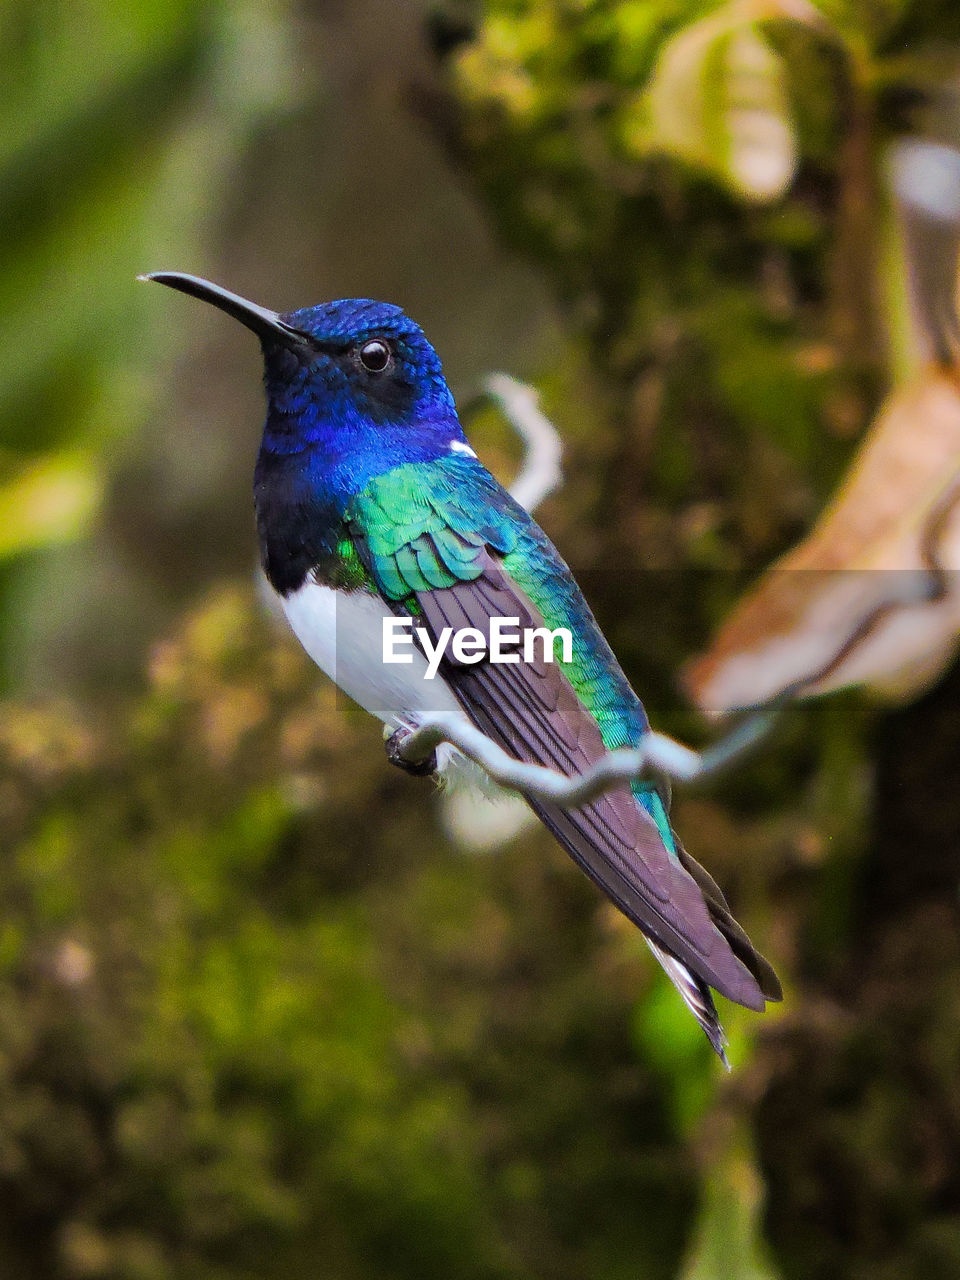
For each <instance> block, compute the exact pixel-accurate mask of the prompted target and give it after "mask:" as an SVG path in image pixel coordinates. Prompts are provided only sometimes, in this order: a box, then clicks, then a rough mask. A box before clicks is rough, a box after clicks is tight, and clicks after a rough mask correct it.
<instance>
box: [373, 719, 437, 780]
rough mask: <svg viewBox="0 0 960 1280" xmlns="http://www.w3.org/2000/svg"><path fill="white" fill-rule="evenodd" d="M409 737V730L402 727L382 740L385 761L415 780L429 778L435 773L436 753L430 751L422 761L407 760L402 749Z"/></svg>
mask: <svg viewBox="0 0 960 1280" xmlns="http://www.w3.org/2000/svg"><path fill="white" fill-rule="evenodd" d="M409 736H410V730H409V729H407V728H405V727H404V726H402V725H401V727H400V728H399V729H394V731H393V733H391V734H390V736H389V737H387V738H386V739H385V740H384V748H385V749H386V752H387V759H388V760H389V761H390V763H391V764H393V765H396V767H397V768H398V769H402V770H403V771H404V773H410V774H412V775H413V776H414V777H415V778H429V777H430V776H431V774H434V773H436V771H437V753H436V751H431V752H430V754H429V755H428V756H427V757H426V758H425V759H423V760H408V759H407V758H406V757H405V756H404V755H403V754H402V748H403V744H404V742H406V740H407V738H409Z"/></svg>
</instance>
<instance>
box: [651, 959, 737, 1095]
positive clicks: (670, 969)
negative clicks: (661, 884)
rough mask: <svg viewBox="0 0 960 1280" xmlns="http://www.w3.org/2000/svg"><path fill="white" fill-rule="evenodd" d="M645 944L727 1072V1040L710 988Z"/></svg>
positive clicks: (677, 962) (676, 961) (686, 969)
mask: <svg viewBox="0 0 960 1280" xmlns="http://www.w3.org/2000/svg"><path fill="white" fill-rule="evenodd" d="M646 943H647V946H648V947H649V948H650V950H651V951H652V952H653V954H654V955H655V956H656V957H657V959H658V960H659V961H660V963H661V964H662V965H663V967H664V969H665V971H666V974H667V977H668V978H669V979H670V981H671V982H672V983H673V985H674V986H675V987H676V988H677V990H678V991H679V992H680V995H681V997H682V998H683V1003H684V1004H685V1005H686V1006H687V1008H688V1009H689V1010H690V1012H691V1013H692V1014H693V1016H694V1017H695V1018H696V1020H697V1022H699V1023H700V1026H701V1027H702V1028H703V1030H704V1033H705V1035H706V1037H707V1039H708V1040H709V1041H710V1044H711V1045H712V1046H713V1049H714V1052H715V1053H716V1054H717V1057H718V1058H719V1059H720V1061H721V1062H722V1063H723V1065H724V1066H725V1067H726V1068H727V1070H728V1071H729V1070H730V1063H729V1062H728V1061H727V1054H726V1049H725V1046H726V1043H727V1037H726V1035H725V1034H724V1031H723V1027H722V1026H721V1025H720V1019H719V1017H718V1016H717V1007H716V1005H715V1004H714V1003H713V996H712V994H711V992H710V988H709V987H708V986H707V984H706V983H705V982H703V981H702V980H701V979H700V978H698V977H697V976H696V975H695V974H693V973H691V972H690V970H689V969H688V968H687V966H686V965H685V964H683V963H681V961H679V960H678V959H677V958H676V956H672V955H671V954H670V952H669V951H664V949H663V948H662V947H660V946H658V945H657V944H656V943H655V942H653V941H651V939H650V938H646Z"/></svg>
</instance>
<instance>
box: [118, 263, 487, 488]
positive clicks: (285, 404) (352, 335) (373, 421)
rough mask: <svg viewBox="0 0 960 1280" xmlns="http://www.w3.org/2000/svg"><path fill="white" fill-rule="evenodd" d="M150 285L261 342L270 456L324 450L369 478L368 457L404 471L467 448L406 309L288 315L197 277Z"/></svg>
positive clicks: (356, 307) (436, 365)
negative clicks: (214, 310) (230, 321)
mask: <svg viewBox="0 0 960 1280" xmlns="http://www.w3.org/2000/svg"><path fill="white" fill-rule="evenodd" d="M143 278H144V279H148V280H155V281H157V282H158V283H160V284H166V285H169V286H170V287H171V288H174V289H179V290H180V291H181V292H182V293H187V294H190V295H191V296H192V297H195V298H200V299H201V300H202V301H204V302H209V303H212V304H213V306H215V307H218V308H219V309H220V310H221V311H225V312H226V313H227V314H228V315H230V316H233V318H234V319H235V320H239V321H240V323H241V324H243V325H245V326H246V327H247V328H248V329H252V330H253V332H254V333H255V334H256V335H257V337H258V338H259V339H260V343H261V346H262V348H263V355H264V363H265V383H266V389H267V401H268V413H267V423H266V428H265V431H264V449H266V450H268V451H270V452H274V453H277V454H290V453H299V452H301V451H303V450H307V449H310V448H311V446H316V447H318V448H319V449H321V450H324V451H329V452H330V454H331V458H338V459H341V458H342V459H343V460H344V461H346V460H347V459H348V458H349V459H350V460H351V461H352V463H353V464H354V465H355V466H356V465H358V464H359V465H360V469H361V470H366V468H365V467H363V465H362V463H363V459H364V456H365V455H369V456H370V457H371V458H375V459H376V460H377V462H378V464H380V463H387V464H389V465H399V464H400V463H402V462H409V461H417V460H420V459H422V458H427V457H437V456H439V455H440V454H442V453H443V452H445V451H447V450H449V448H450V446H451V445H452V444H454V442H459V444H460V446H461V447H462V446H463V445H464V443H465V442H464V437H463V431H462V428H461V426H460V423H459V420H458V418H457V413H456V409H455V407H454V403H453V397H452V396H451V395H450V391H449V389H448V388H447V384H446V381H445V380H444V377H443V370H442V368H441V365H440V360H439V358H438V356H437V353H436V352H435V351H434V349H433V347H432V346H431V345H430V343H429V342H428V341H427V339H426V337H425V336H424V333H423V331H422V329H421V328H420V327H419V325H417V324H415V323H414V322H413V321H412V320H410V319H409V318H408V317H407V316H406V315H405V314H404V312H403V311H401V309H400V308H399V307H396V306H392V305H391V304H389V303H386V302H374V301H372V300H370V299H368V298H346V299H343V300H341V301H338V302H325V303H321V304H320V305H318V306H314V307H304V308H303V309H302V310H299V311H289V312H282V313H280V312H276V311H269V310H267V308H265V307H260V306H257V305H256V304H255V303H252V302H248V301H247V300H246V299H245V298H241V297H239V296H238V295H237V294H234V293H230V292H229V291H228V290H226V289H222V288H221V287H220V286H219V285H215V284H211V283H210V281H208V280H202V279H200V278H199V277H197V276H190V275H183V274H181V273H180V272H172V271H160V272H156V273H154V274H152V275H149V276H146V277H143ZM381 469H383V467H382V466H381Z"/></svg>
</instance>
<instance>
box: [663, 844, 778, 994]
mask: <svg viewBox="0 0 960 1280" xmlns="http://www.w3.org/2000/svg"><path fill="white" fill-rule="evenodd" d="M674 843H675V845H676V848H677V856H678V857H679V859H680V865H681V866H682V867H683V869H684V870H685V871H686V872H688V873H689V874H690V875H691V876H692V877H693V879H694V880H695V881H696V882H697V886H698V887H699V889H700V892H701V893H702V894H703V897H704V901H705V902H706V904H707V910H708V911H709V912H710V918H711V920H712V921H713V923H714V924H715V925H716V926H717V928H718V929H719V930H720V932H721V933H722V934H723V936H724V937H725V938H726V940H727V942H729V944H730V949H731V950H732V951H733V954H734V955H735V956H736V957H737V959H738V960H740V961H741V962H742V963H743V964H744V965H746V967H747V968H748V969H749V970H750V972H751V973H752V974H753V976H754V977H755V978H756V980H757V984H758V986H759V987H760V990H761V991H762V992H763V994H764V996H765V997H766V999H767V1000H782V999H783V988H782V987H781V985H780V979H779V978H778V977H777V975H776V973H775V972H774V969H773V966H772V965H771V963H770V961H769V960H767V959H766V957H765V956H762V955H761V954H760V952H759V951H758V950H757V949H756V947H755V946H754V945H753V943H752V942H751V941H750V939H749V938H748V937H747V935H746V934H745V933H744V931H743V929H742V928H741V927H740V925H739V924H737V922H736V920H734V918H733V916H732V915H731V913H730V907H729V905H728V904H727V900H726V898H725V897H724V896H723V892H722V890H721V889H720V886H719V885H718V884H717V882H716V881H715V880H714V878H713V876H711V875H710V873H709V871H707V870H706V869H705V868H704V867H701V865H700V863H699V862H697V861H696V859H695V858H691V857H690V855H689V853H687V851H686V849H684V847H683V845H682V844H681V843H680V841H679V840H678V839H677V837H676V833H674Z"/></svg>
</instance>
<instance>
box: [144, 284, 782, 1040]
mask: <svg viewBox="0 0 960 1280" xmlns="http://www.w3.org/2000/svg"><path fill="white" fill-rule="evenodd" d="M145 278H146V279H149V280H156V281H158V282H159V283H161V284H165V285H169V286H170V287H172V288H174V289H179V290H180V291H181V292H183V293H187V294H190V295H192V296H193V297H195V298H200V299H201V300H203V301H205V302H210V303H212V304H213V305H214V306H215V307H218V308H219V309H220V310H221V311H225V312H226V313H227V314H228V315H231V316H233V317H234V319H236V320H239V321H240V322H241V324H244V325H246V327H247V328H248V329H251V330H253V332H254V333H255V334H256V335H257V337H258V338H259V339H260V343H261V346H262V348H263V356H264V361H265V366H266V372H265V382H266V392H267V402H268V410H267V421H266V425H265V427H264V432H263V440H262V443H261V446H260V454H259V457H258V459H257V464H256V472H255V478H254V496H255V504H256V519H257V530H258V533H259V539H260V551H261V556H262V562H263V568H264V572H265V574H266V576H267V579H268V581H269V583H270V585H271V587H272V588H273V590H274V591H275V592H276V593H277V595H278V597H279V600H280V603H281V605H282V607H283V610H284V612H285V613H286V616H287V618H288V620H289V622H290V625H291V626H292V628H293V630H294V632H295V633H296V635H297V636H298V638H299V640H300V642H301V643H302V645H303V647H304V648H305V649H306V651H307V653H308V654H309V655H310V657H311V658H312V659H313V660H314V661H315V662H316V663H317V664H318V666H320V667H321V668H322V669H323V670H324V671H325V672H326V673H327V674H328V675H329V676H330V677H331V678H332V679H333V680H334V681H335V682H336V683H337V684H338V685H339V686H340V688H341V689H343V690H344V691H345V692H346V693H347V694H349V695H350V696H351V697H352V698H353V699H354V700H355V701H357V702H358V703H360V705H361V706H362V707H364V708H365V709H366V710H367V711H369V712H371V713H372V714H373V715H375V716H377V717H379V718H380V720H382V721H383V722H384V724H385V725H387V726H388V727H390V728H392V729H393V730H394V731H397V732H400V731H403V729H404V727H405V726H406V727H409V726H411V725H414V724H416V723H417V722H418V721H419V720H420V719H421V718H422V717H423V716H424V715H426V714H429V713H431V712H437V711H444V712H456V713H459V714H461V715H464V714H465V715H466V717H467V718H468V719H469V720H471V721H472V722H473V723H474V724H475V725H476V726H478V727H479V728H480V729H481V730H482V731H483V732H484V733H485V734H487V735H488V736H489V737H490V738H491V739H492V740H493V741H494V742H496V743H497V744H498V745H499V746H500V747H502V748H503V749H504V750H505V751H507V752H509V753H510V754H511V755H513V756H514V757H515V758H517V759H520V760H524V761H529V762H533V763H537V764H543V765H547V766H550V767H552V768H554V769H557V770H559V771H560V772H562V773H564V774H567V775H573V774H576V773H581V772H583V771H584V770H586V769H587V768H589V767H590V766H591V765H592V764H593V763H594V762H595V761H596V760H597V759H598V758H599V757H600V756H601V755H603V753H604V752H605V751H608V750H610V749H612V748H616V747H622V746H629V745H636V744H637V743H638V742H639V741H640V740H641V739H642V738H643V736H644V734H645V733H647V732H648V728H649V725H648V722H647V717H646V714H645V713H644V709H643V706H642V705H641V703H640V700H639V699H638V698H637V696H636V694H635V693H634V692H633V690H632V689H631V687H630V685H629V683H628V682H627V679H626V677H625V676H624V674H623V672H622V671H621V669H620V667H619V665H618V663H617V660H616V658H615V657H614V655H613V652H612V651H611V649H610V647H609V645H608V644H607V642H606V640H605V639H604V637H603V635H602V634H601V632H600V629H599V627H598V626H597V623H596V621H595V620H594V618H593V615H592V614H591V612H590V610H589V608H588V606H587V604H586V602H585V600H584V598H583V596H582V595H581V593H580V590H579V588H578V587H577V584H576V582H575V581H574V579H573V576H572V574H571V573H570V570H569V569H568V568H567V566H566V564H565V563H564V562H563V560H562V559H561V558H560V556H559V554H558V553H557V551H556V550H555V548H554V547H553V545H552V544H551V542H550V541H549V539H548V538H547V537H546V535H545V534H544V533H543V531H542V530H541V529H540V528H539V526H538V525H537V524H536V523H535V522H534V521H533V519H532V518H531V516H530V515H529V514H528V513H527V512H526V511H525V510H524V509H523V508H522V507H521V506H519V505H518V504H517V503H516V502H515V501H514V500H513V499H512V498H511V497H510V495H509V494H508V493H507V492H506V491H505V490H504V489H503V488H502V487H501V486H500V484H499V483H498V482H497V481H496V480H495V479H494V478H493V476H492V475H491V474H490V473H489V471H487V470H486V468H485V467H484V466H483V465H482V464H481V463H480V462H479V461H478V459H477V456H476V454H475V453H474V451H473V449H471V447H470V445H469V444H468V443H467V440H466V438H465V436H464V433H463V429H462V427H461V425H460V421H459V418H458V416H457V411H456V408H455V406H454V402H453V398H452V396H451V394H450V392H449V390H448V388H447V384H446V382H445V380H444V377H443V372H442V370H441V367H440V361H439V359H438V358H437V355H436V353H435V351H434V349H433V347H432V346H431V345H430V343H429V342H428V341H427V339H426V337H425V336H424V334H423V332H422V330H421V329H420V328H419V327H418V326H417V325H416V324H414V323H413V321H412V320H410V319H408V318H407V316H406V315H404V313H403V312H402V311H401V310H400V309H399V308H398V307H395V306H390V305H388V304H386V303H382V302H373V301H370V300H368V299H363V298H351V299H345V300H343V301H339V302H329V303H323V304H321V305H319V306H315V307H306V308H304V309H303V310H300V311H292V312H287V313H284V314H278V313H276V312H273V311H268V310H267V309H266V308H264V307H259V306H256V305H254V304H253V303H250V302H247V301H245V300H244V299H243V298H240V297H238V296H237V295H236V294H233V293H229V292H228V291H227V290H225V289H222V288H220V287H219V286H217V285H214V284H211V283H209V282H208V281H206V280H201V279H198V278H197V277H194V276H189V275H183V274H180V273H179V272H156V273H154V274H152V275H150V276H147V277H145ZM411 616H412V617H413V618H414V619H415V621H416V625H417V626H418V627H421V628H424V629H425V630H426V632H427V633H428V635H429V636H430V637H432V639H433V643H434V645H435V644H436V641H437V638H438V637H439V636H440V634H441V632H442V631H443V629H444V628H446V627H452V628H455V629H459V628H467V627H473V628H477V629H478V630H479V631H481V632H482V633H483V635H484V636H488V635H489V633H490V626H491V619H495V618H504V619H507V618H519V620H520V628H521V629H529V628H532V627H544V626H545V627H548V628H549V629H550V630H553V629H556V628H566V629H567V630H568V631H569V633H570V636H571V639H572V646H571V652H570V653H569V655H561V656H562V657H567V656H569V658H570V661H556V660H554V661H551V660H548V657H547V654H546V653H545V646H543V645H541V646H539V648H536V649H535V651H534V653H533V654H531V655H530V656H531V660H529V661H527V660H522V661H504V662H499V663H496V662H493V661H491V660H488V659H487V657H483V656H481V660H480V661H459V660H458V658H457V657H455V656H454V655H453V653H452V650H451V649H449V648H448V649H447V650H446V655H445V657H444V659H443V660H442V662H441V663H440V665H439V668H438V670H437V672H436V676H435V678H432V679H431V678H430V677H429V676H428V664H427V659H426V658H425V656H424V654H423V652H422V651H421V650H420V649H414V648H413V646H412V645H411V646H410V648H411V653H410V657H411V659H412V661H410V662H409V663H387V662H385V661H384V644H383V636H384V619H388V620H390V619H395V618H397V617H411ZM517 656H519V655H517ZM551 656H553V655H551ZM437 757H438V758H437V760H436V761H435V762H433V763H435V765H436V767H437V769H438V770H439V771H440V772H444V771H446V770H451V769H454V768H455V767H456V765H457V760H456V753H455V752H453V751H452V749H449V748H447V749H444V748H441V749H440V750H439V751H438V753H437ZM396 762H397V763H399V760H397V761H396ZM528 800H529V803H530V805H531V806H532V808H533V809H534V811H535V812H536V814H537V815H538V817H539V818H540V819H541V821H542V822H543V823H544V824H545V826H546V827H547V828H548V829H549V830H550V831H551V832H552V833H553V835H554V836H555V837H556V838H557V840H558V841H559V842H560V844H561V845H562V846H563V848H564V849H566V851H567V852H568V853H569V854H570V856H571V857H572V858H573V859H574V861H575V862H577V863H578V864H579V866H580V867H582V868H583V870H584V871H585V872H586V873H587V875H588V876H590V877H591V879H593V880H594V881H595V882H596V884H597V885H599V887H600V888H601V889H602V890H603V891H604V892H605V893H606V894H607V896H608V897H609V898H610V899H611V900H612V901H613V902H614V903H615V904H616V905H617V906H618V907H619V908H620V910H621V911H622V912H623V913H624V914H625V915H626V916H627V917H628V918H629V919H630V920H632V921H633V922H634V923H635V924H636V925H637V926H638V927H639V928H640V930H641V931H642V932H643V934H644V936H645V938H646V940H647V942H648V943H649V945H650V947H651V949H652V950H653V952H654V954H655V955H656V957H657V959H658V960H659V961H660V963H661V964H662V965H663V967H664V969H665V970H666V972H667V974H668V975H669V976H670V978H671V979H672V981H673V982H674V984H675V985H676V987H677V989H678V990H679V992H680V995H681V996H682V997H683V999H684V1001H685V1002H686V1004H687V1006H688V1007H689V1008H690V1010H691V1011H692V1013H693V1014H694V1016H695V1017H696V1018H697V1021H698V1022H699V1023H700V1025H701V1027H702V1028H703V1029H704V1031H705V1032H706V1034H707V1037H708V1038H709V1040H710V1043H711V1044H712V1046H713V1048H714V1049H715V1050H716V1052H717V1053H718V1054H719V1055H720V1057H721V1058H722V1059H723V1060H724V1062H726V1057H725V1055H724V1049H723V1046H724V1043H725V1038H724V1034H723V1030H722V1028H721V1026H720V1022H719V1019H718V1017H717V1011H716V1008H715V1005H714V1001H713V996H712V994H711V990H710V988H711V987H712V988H714V989H715V990H717V991H719V992H721V993H722V994H723V995H725V996H727V997H728V998H729V999H731V1000H734V1001H736V1002H737V1003H738V1004H741V1005H745V1006H746V1007H747V1008H749V1009H756V1010H762V1009H763V1008H764V1006H765V1002H766V1001H767V1000H779V999H780V998H781V990H780V984H779V982H778V981H777V978H776V975H775V974H774V972H773V970H772V969H771V967H770V965H769V964H768V963H767V962H766V960H764V959H763V957H762V956H760V955H759V954H758V952H757V951H756V950H755V949H754V948H753V946H752V945H751V943H750V941H749V940H748V938H747V937H746V935H745V934H744V932H743V930H742V929H741V928H740V926H739V925H738V924H737V923H736V921H735V920H734V919H733V917H732V916H731V914H730V911H729V908H728V907H727V903H726V901H725V899H724V897H723V894H722V893H721V892H720V890H719V889H718V887H717V885H716V884H715V883H714V881H713V880H712V879H711V877H710V876H709V875H708V874H707V873H706V872H705V871H704V870H703V869H702V868H701V867H700V866H698V864H697V863H696V862H694V861H693V859H692V858H691V857H689V855H688V854H687V853H686V851H685V850H684V849H683V847H682V845H681V844H680V842H679V840H678V839H677V837H676V835H675V834H674V832H673V831H672V830H671V827H670V821H669V817H668V812H667V806H668V803H669V798H668V795H667V794H666V792H665V791H664V790H663V789H662V788H658V787H657V786H656V785H655V784H653V783H636V784H634V785H633V786H632V787H631V786H628V785H624V786H622V787H620V788H617V789H614V790H612V791H609V792H607V793H606V794H604V795H602V796H600V797H599V798H598V799H596V800H593V801H591V802H590V803H589V804H587V805H584V806H583V807H582V808H579V809H562V808H559V807H557V806H555V805H551V804H546V803H543V802H542V801H540V800H538V799H536V798H533V797H528Z"/></svg>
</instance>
